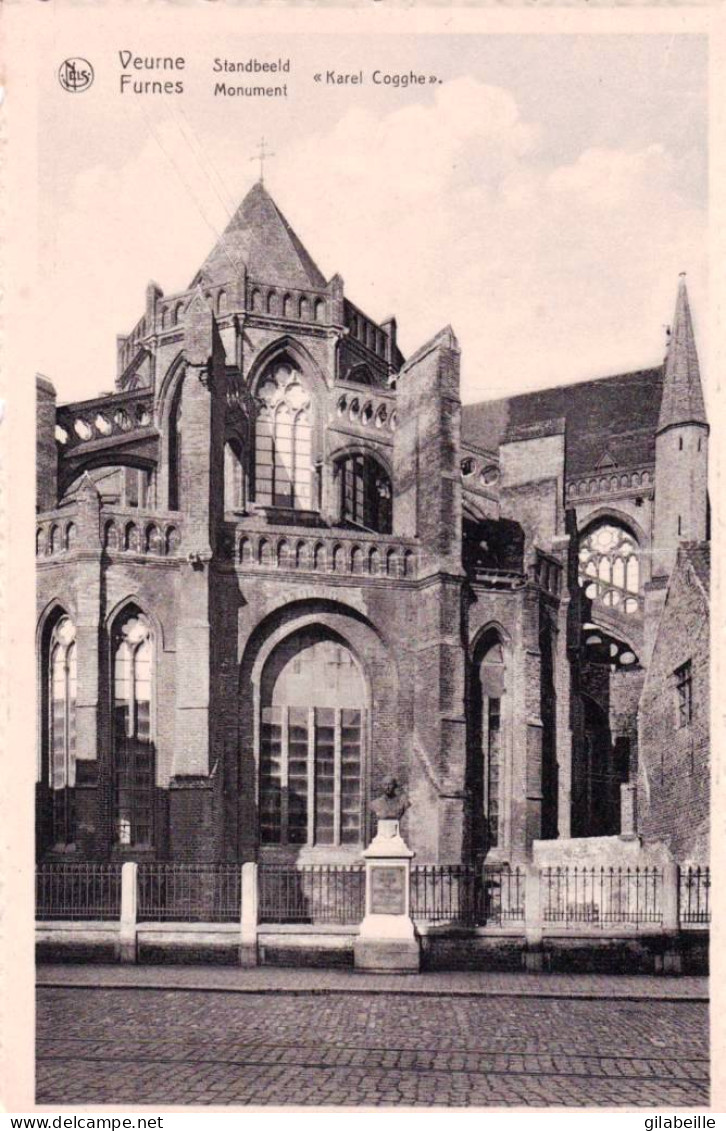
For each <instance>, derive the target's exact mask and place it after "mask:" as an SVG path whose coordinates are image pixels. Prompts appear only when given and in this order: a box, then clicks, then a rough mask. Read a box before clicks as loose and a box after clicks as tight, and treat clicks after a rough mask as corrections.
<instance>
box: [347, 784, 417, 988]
mask: <svg viewBox="0 0 726 1131" xmlns="http://www.w3.org/2000/svg"><path fill="white" fill-rule="evenodd" d="M409 806H410V802H409V800H408V798H407V796H406V793H405V791H404V790H403V789H402V788H401V786H400V785H399V784H398V782H397V781H396V779H395V778H394V777H392V776H390V775H389V776H388V777H386V778H384V779H383V793H382V794H381V796H380V797H376V798H375V800H374V801H373V802H372V803H371V812H372V813H373V814H374V816H375V817H376V818H377V821H378V827H377V830H376V835H375V837H374V838H373V840H372V841H371V843H370V844H369V845H368V847H367V848H366V850H365V851H364V853H363V858H364V860H365V862H366V904H365V918H364V919H363V922H362V923H361V925H360V932H359V934H358V937H357V939H356V940H355V944H354V954H355V968H356V970H366V971H376V972H379V973H384V972H386V973H390V972H397V973H417V972H418V970H419V969H420V966H421V949H420V946H419V940H418V937H417V935H416V931H415V929H414V925H413V920H412V918H411V895H410V892H411V883H410V881H411V860H412V859H413V855H414V854H413V852H412V851H411V849H410V848H409V847H408V845H407V844H406V842H405V841H404V839H403V837H402V836H401V834H400V831H399V822H400V820H401V818H402V817H403V814H404V813H405V812H406V810H407V809H408V808H409Z"/></svg>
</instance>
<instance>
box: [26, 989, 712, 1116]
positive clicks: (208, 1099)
mask: <svg viewBox="0 0 726 1131" xmlns="http://www.w3.org/2000/svg"><path fill="white" fill-rule="evenodd" d="M707 1023H708V1007H707V1005H706V1003H705V1002H702V1001H683V1000H680V1001H678V1000H671V1001H667V1000H657V999H653V1000H646V999H644V1000H637V1001H632V1000H630V1001H629V1000H607V999H604V998H601V999H600V1000H587V999H579V1000H578V999H577V998H565V997H550V998H542V997H534V996H529V997H522V996H512V997H504V996H497V997H488V996H481V995H480V996H464V995H462V994H459V995H456V994H450V993H430V992H429V993H426V994H425V995H420V996H412V995H408V994H391V995H388V994H386V995H383V994H367V993H361V992H344V993H338V992H333V993H311V992H305V991H304V990H303V991H302V992H295V993H288V992H277V993H272V994H264V993H256V992H249V993H244V994H240V993H237V994H235V993H233V992H213V993H212V992H204V991H199V990H196V991H191V990H180V989H153V990H152V989H142V988H132V989H118V988H102V989H98V988H95V989H91V988H84V987H72V986H67V987H58V986H56V987H49V986H45V987H43V986H41V987H40V988H39V991H38V1065H37V1102H38V1103H40V1104H48V1105H53V1104H86V1105H89V1106H93V1105H99V1104H103V1103H116V1104H127V1105H132V1104H149V1105H158V1106H162V1105H165V1106H166V1105H171V1104H192V1103H196V1104H219V1105H225V1104H252V1105H266V1104H271V1105H272V1104H274V1105H284V1104H292V1105H297V1106H300V1105H308V1104H312V1105H326V1104H331V1105H345V1104H356V1105H366V1106H371V1105H388V1106H394V1105H404V1106H412V1105H418V1104H425V1105H432V1104H437V1105H447V1106H454V1107H463V1106H469V1105H480V1106H486V1105H491V1106H504V1105H515V1106H516V1105H522V1106H524V1105H535V1106H543V1105H549V1104H553V1105H558V1104H559V1105H570V1106H574V1105H584V1104H589V1105H604V1106H612V1105H627V1106H638V1105H642V1106H647V1107H653V1106H661V1105H665V1106H668V1107H683V1106H694V1105H698V1106H702V1105H705V1104H707V1103H708V1034H707Z"/></svg>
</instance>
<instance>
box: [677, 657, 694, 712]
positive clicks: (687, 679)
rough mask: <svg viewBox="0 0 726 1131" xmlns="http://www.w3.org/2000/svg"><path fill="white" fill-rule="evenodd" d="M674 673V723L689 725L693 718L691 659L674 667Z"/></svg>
mask: <svg viewBox="0 0 726 1131" xmlns="http://www.w3.org/2000/svg"><path fill="white" fill-rule="evenodd" d="M673 674H674V678H675V683H676V710H677V716H676V723H677V725H678V726H679V727H686V726H690V723H691V720H692V719H693V669H692V667H691V661H690V660H687V661H686V663H685V664H681V666H680V667H679V668H676V670H675V672H674V673H673Z"/></svg>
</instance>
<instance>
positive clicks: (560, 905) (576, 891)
mask: <svg viewBox="0 0 726 1131" xmlns="http://www.w3.org/2000/svg"><path fill="white" fill-rule="evenodd" d="M541 875H542V886H543V892H542V895H543V919H544V921H545V922H546V923H559V924H563V925H565V926H568V925H570V924H572V923H578V924H581V923H588V924H590V925H591V926H594V927H606V926H618V925H620V926H624V925H633V926H639V925H640V924H643V923H653V924H658V923H662V922H663V911H662V906H661V895H662V883H663V881H662V875H661V873H660V872H659V870H658V869H657V868H655V867H653V868H647V867H646V868H614V867H609V868H605V867H600V868H596V867H590V868H587V867H581V868H578V867H576V866H575V867H569V866H564V867H557V868H543V869H542V873H541Z"/></svg>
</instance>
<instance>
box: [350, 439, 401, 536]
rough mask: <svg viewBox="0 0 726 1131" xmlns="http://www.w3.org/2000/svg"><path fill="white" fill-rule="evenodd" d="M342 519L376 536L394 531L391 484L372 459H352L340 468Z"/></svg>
mask: <svg viewBox="0 0 726 1131" xmlns="http://www.w3.org/2000/svg"><path fill="white" fill-rule="evenodd" d="M338 470H339V475H340V518H341V521H342V522H349V523H352V524H353V525H354V526H362V527H363V528H364V529H365V530H373V531H375V532H376V533H377V534H390V533H391V528H392V494H393V492H392V490H391V480H390V478H389V477H388V475H387V474H386V472H385V471H384V470H383V468H382V467H381V466H380V464H379V463H378V462H377V461H376V460H375V459H373V457H372V456H364V455H352V456H347V457H346V458H344V459H342V460H341V461H340V463H339V464H338Z"/></svg>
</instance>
